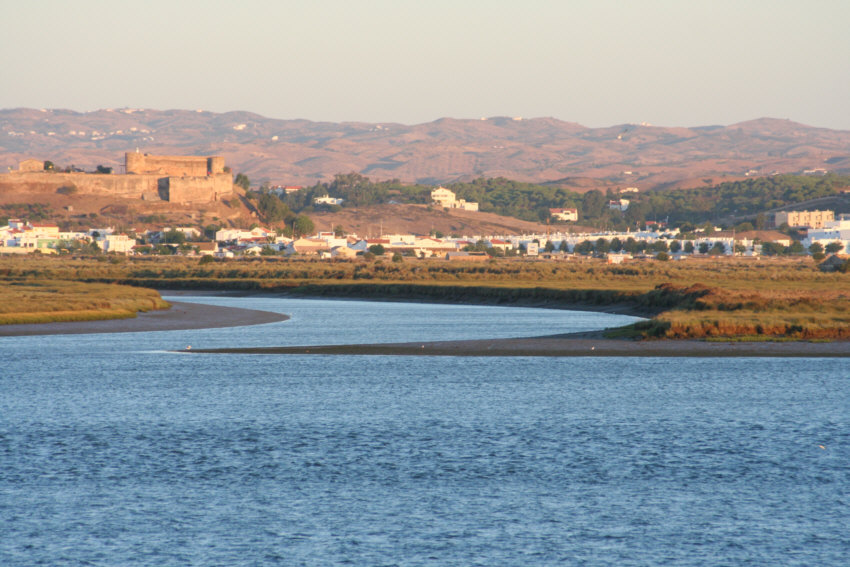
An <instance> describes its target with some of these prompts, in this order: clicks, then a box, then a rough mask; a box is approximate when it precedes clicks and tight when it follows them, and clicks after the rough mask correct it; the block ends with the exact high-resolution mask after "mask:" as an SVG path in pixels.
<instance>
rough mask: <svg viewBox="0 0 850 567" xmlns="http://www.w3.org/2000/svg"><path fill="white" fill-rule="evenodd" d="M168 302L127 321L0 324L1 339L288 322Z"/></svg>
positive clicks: (255, 312)
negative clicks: (155, 309) (164, 307)
mask: <svg viewBox="0 0 850 567" xmlns="http://www.w3.org/2000/svg"><path fill="white" fill-rule="evenodd" d="M169 303H171V309H166V310H162V311H148V312H147V313H139V314H138V315H137V316H136V317H133V318H130V319H108V320H104V321H68V322H60V323H31V324H23V325H0V337H11V336H27V335H77V334H88V333H139V332H150V331H179V330H186V329H211V328H219V327H242V326H245V325H261V324H264V323H275V322H278V321H286V320H287V319H289V316H288V315H284V314H282V313H274V312H271V311H259V310H256V309H242V308H239V307H223V306H220V305H207V304H202V303H187V302H183V301H170V302H169Z"/></svg>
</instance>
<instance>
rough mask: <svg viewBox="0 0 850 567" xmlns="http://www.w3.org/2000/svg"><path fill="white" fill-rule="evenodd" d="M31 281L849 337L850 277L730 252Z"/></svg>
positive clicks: (177, 270) (154, 270)
mask: <svg viewBox="0 0 850 567" xmlns="http://www.w3.org/2000/svg"><path fill="white" fill-rule="evenodd" d="M21 278H27V279H30V280H37V281H55V280H75V281H82V282H119V283H127V284H133V285H137V286H148V287H161V288H183V289H231V290H261V291H301V292H303V293H311V294H324V295H348V296H360V297H386V296H391V297H396V298H403V297H407V298H427V299H438V300H447V301H467V302H472V301H494V302H500V303H510V302H525V303H535V304H541V305H575V304H579V305H590V304H593V305H598V306H604V305H614V304H628V305H631V306H633V307H634V308H635V310H636V311H638V312H643V313H646V314H647V315H650V316H654V318H653V320H652V321H651V323H649V324H645V325H643V326H642V327H641V328H639V329H637V330H633V331H634V332H636V333H637V334H640V335H643V336H658V337H668V338H680V337H690V338H694V337H737V336H766V337H794V338H824V339H826V338H850V276H848V275H847V274H840V273H823V272H820V271H819V270H817V268H816V267H815V265H814V264H813V262H812V261H811V260H810V259H762V260H752V259H729V258H721V259H701V260H696V259H694V260H687V261H681V262H656V261H640V262H634V263H631V264H624V265H619V266H609V265H606V264H604V263H603V262H601V261H598V260H586V259H585V260H572V261H561V262H553V261H529V260H518V259H505V260H498V261H491V262H486V263H462V262H460V263H456V262H447V261H445V260H425V261H420V260H413V259H406V260H405V261H404V262H400V263H395V262H390V261H389V260H388V259H384V260H381V261H377V262H364V261H352V262H349V261H339V262H320V261H315V260H305V259H290V260H285V259H280V258H272V259H263V258H261V259H254V260H228V261H217V262H213V263H209V264H204V265H201V264H199V262H198V260H197V259H192V258H173V257H172V258H139V259H131V260H127V261H123V262H118V263H110V262H108V261H103V260H102V259H101V260H98V259H91V258H88V259H73V258H61V257H57V258H34V257H29V258H18V257H16V258H0V280H3V279H7V280H8V279H21ZM81 293H83V294H84V295H85V292H81ZM136 299H138V298H136ZM39 301H46V298H45V297H43V296H42V297H41V298H40V299H39ZM7 304H8V303H7ZM60 304H62V303H61V302H59V304H57V305H60ZM64 305H67V303H66V304H64ZM116 308H117V309H119V310H122V309H123V306H120V305H119V306H116V305H115V304H114V303H111V304H110V305H109V306H105V305H101V304H97V305H95V306H90V307H84V308H83V310H91V309H95V310H108V309H116ZM152 308H156V307H152ZM75 309H76V308H75ZM59 310H60V309H58V308H55V309H54V311H59Z"/></svg>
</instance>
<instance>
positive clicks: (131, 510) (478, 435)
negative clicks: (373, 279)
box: [0, 298, 850, 565]
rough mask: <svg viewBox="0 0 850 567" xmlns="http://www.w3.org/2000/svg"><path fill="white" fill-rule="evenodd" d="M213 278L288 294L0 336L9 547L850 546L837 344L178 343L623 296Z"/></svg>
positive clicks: (87, 555) (479, 552)
mask: <svg viewBox="0 0 850 567" xmlns="http://www.w3.org/2000/svg"><path fill="white" fill-rule="evenodd" d="M197 300H198V301H208V302H211V303H217V304H227V305H237V306H245V307H251V308H259V309H269V310H275V311H282V312H286V313H291V314H292V315H293V317H292V319H291V320H290V321H286V322H282V323H274V324H270V325H262V326H256V327H242V328H230V329H209V330H200V331H198V330H196V331H169V332H162V333H147V334H135V333H127V334H112V335H68V336H53V337H20V338H0V564H2V565H39V564H41V565H128V564H145V565H258V564H281V565H341V564H346V565H556V564H588V565H658V564H675V565H706V564H709V565H742V564H750V565H846V564H848V563H850V535H848V534H850V530H848V527H847V526H850V427H848V425H850V424H848V421H850V420H848V414H849V413H850V412H849V411H848V410H850V382H849V381H848V378H847V374H848V372H847V363H846V362H845V361H842V360H839V359H758V358H752V359H729V360H724V359H699V358H691V359H681V358H677V359H665V358H645V359H635V358H627V359H626V358H575V359H570V358H538V357H528V358H483V357H482V358H474V357H472V358H467V357H458V358H454V357H435V358H429V357H383V356H350V357H349V356H316V355H295V356H293V355H290V356H250V355H199V354H191V355H190V354H173V353H169V352H166V351H167V349H169V348H182V347H184V346H185V345H187V344H192V345H196V346H197V347H207V346H209V347H215V346H228V345H235V346H253V345H259V346H262V345H276V344H281V345H282V344H324V343H350V342H375V341H383V340H399V341H408V340H417V339H422V340H434V339H451V338H462V337H463V338H466V337H469V338H483V337H490V336H512V335H513V336H523V335H534V334H552V333H560V332H569V331H572V330H586V329H591V328H601V327H605V326H612V325H619V324H622V323H624V322H626V321H628V318H621V317H616V316H611V315H603V314H593V313H570V312H562V311H546V310H538V309H508V308H498V307H466V306H446V305H415V304H404V303H369V302H353V301H326V300H316V301H312V300H281V299H274V298H198V299H197ZM821 446H823V448H821Z"/></svg>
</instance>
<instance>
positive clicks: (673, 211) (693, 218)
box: [238, 173, 850, 230]
mask: <svg viewBox="0 0 850 567" xmlns="http://www.w3.org/2000/svg"><path fill="white" fill-rule="evenodd" d="M238 177H240V179H239V181H240V185H242V186H243V187H244V186H245V185H246V184H247V177H244V176H242V175H241V174H240V176H238ZM848 186H850V176H846V175H845V176H841V175H836V174H827V175H824V176H819V177H812V176H801V175H775V176H771V177H759V178H752V179H746V180H741V181H730V182H724V183H721V184H719V185H714V186H704V187H699V188H694V189H681V190H670V191H664V190H653V191H644V192H641V193H630V194H628V199H629V200H630V203H629V206H628V208H627V209H626V210H625V211H620V210H618V209H612V208H610V207H609V206H608V203H609V201H610V200H612V199H617V198H619V197H620V195H619V194H618V193H617V192H616V191H613V190H610V189H609V190H607V191H605V192H602V191H600V190H598V189H593V190H590V191H587V192H585V193H578V192H576V191H571V190H569V189H564V188H561V187H556V186H553V185H540V184H535V183H524V182H520V181H513V180H510V179H506V178H504V177H496V178H483V177H482V178H478V179H475V180H473V181H470V182H457V183H450V184H447V185H446V187H447V188H448V189H450V190H452V191H454V192H455V194H456V195H457V197H458V198H460V199H465V200H467V201H473V202H477V203H478V204H479V210H480V211H483V212H493V213H496V214H499V215H503V216H510V217H514V218H518V219H522V220H527V221H535V222H545V221H547V220H548V219H549V209H550V208H574V209H577V211H578V215H579V221H580V222H583V223H585V224H590V225H594V226H597V227H600V228H604V229H610V230H625V229H626V228H634V227H635V226H641V225H643V224H644V223H646V222H647V221H650V220H655V221H667V222H668V223H669V224H670V225H671V226H679V225H686V226H687V225H689V224H691V225H692V224H699V223H705V222H717V221H718V219H722V218H729V217H747V216H749V217H752V219H753V223H752V224H753V227H754V228H764V224H765V222H766V219H765V217H763V216H762V217H759V216H758V215H759V213H763V211H766V210H770V209H775V208H778V207H782V206H785V205H793V204H795V203H800V202H803V201H808V200H811V199H817V198H821V197H828V196H833V195H837V194H838V191H839V190H840V189H841V188H844V187H848ZM433 188H434V187H433V186H431V185H423V184H406V183H402V182H401V181H399V180H397V179H394V180H388V181H372V180H370V179H369V178H368V177H366V176H364V175H361V174H359V173H346V174H337V175H335V176H334V179H333V180H332V181H330V182H319V183H316V184H315V185H313V186H310V187H305V188H303V189H301V190H300V191H297V192H294V193H289V194H285V195H284V194H276V193H274V192H272V191H271V188H270V187H268V186H267V185H264V186H263V187H260V188H259V189H256V190H249V191H248V197H249V198H251V199H254V200H256V201H257V203H258V210H259V211H260V214H261V215H263V217H264V218H265V219H266V220H267V222H278V221H284V222H287V223H290V224H291V222H292V221H293V219H294V218H295V217H297V216H298V215H299V214H307V213H309V212H312V211H313V210H315V209H316V208H317V206H316V205H315V204H314V200H315V199H316V198H317V197H323V196H325V195H328V196H330V197H335V198H341V199H343V202H342V204H341V205H339V206H337V205H331V206H327V205H321V207H323V208H328V209H332V210H333V209H335V208H337V207H367V206H371V205H379V204H386V203H406V204H427V203H430V201H431V190H432V189H433Z"/></svg>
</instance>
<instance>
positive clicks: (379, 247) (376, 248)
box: [369, 244, 386, 256]
mask: <svg viewBox="0 0 850 567" xmlns="http://www.w3.org/2000/svg"><path fill="white" fill-rule="evenodd" d="M369 252H371V253H372V254H374V255H375V256H383V255H384V253H385V252H386V249H385V248H384V245H383V244H373V245H372V246H370V247H369Z"/></svg>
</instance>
